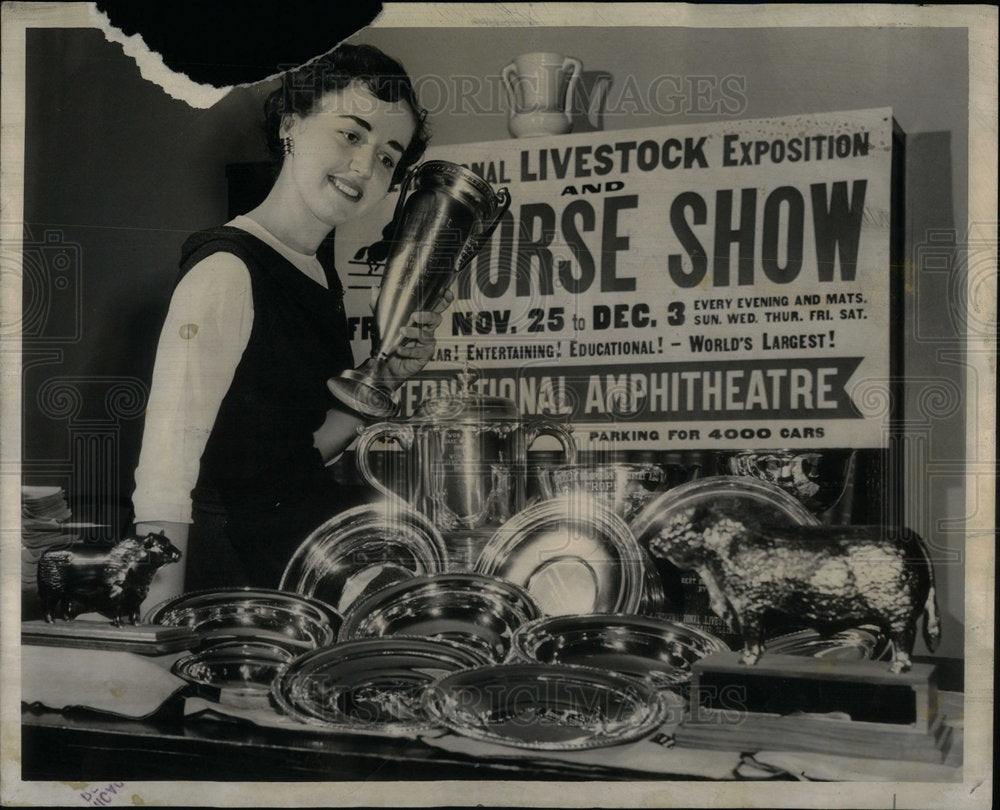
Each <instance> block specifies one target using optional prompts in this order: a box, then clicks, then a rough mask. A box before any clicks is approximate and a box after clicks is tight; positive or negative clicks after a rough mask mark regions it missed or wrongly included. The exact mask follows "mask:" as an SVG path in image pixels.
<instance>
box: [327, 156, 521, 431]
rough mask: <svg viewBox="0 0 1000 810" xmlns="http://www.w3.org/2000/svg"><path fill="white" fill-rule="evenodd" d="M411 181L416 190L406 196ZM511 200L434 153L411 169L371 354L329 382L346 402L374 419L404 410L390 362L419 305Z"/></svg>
mask: <svg viewBox="0 0 1000 810" xmlns="http://www.w3.org/2000/svg"><path fill="white" fill-rule="evenodd" d="M411 186H412V188H413V193H412V194H410V195H409V196H407V191H408V190H409V189H410V187H411ZM509 206H510V194H508V193H507V189H505V188H503V189H500V190H499V191H494V190H493V187H492V186H490V184H489V183H487V182H486V181H485V180H483V179H482V178H481V177H479V176H478V175H476V174H475V173H473V172H471V171H469V170H468V169H466V168H464V167H462V166H459V165H458V164H457V163H449V162H448V161H446V160H432V161H428V162H427V163H423V164H421V166H420V167H419V168H418V169H416V170H414V171H413V172H411V173H410V174H409V175H407V178H406V180H405V181H404V183H403V186H402V188H401V189H400V191H399V199H398V201H397V202H396V212H395V214H394V216H393V219H394V221H395V222H396V230H395V233H394V234H393V237H392V247H391V248H390V251H389V256H388V258H387V259H386V265H385V275H384V277H383V279H382V288H381V290H380V292H379V297H378V303H377V304H376V306H375V327H376V330H375V337H373V339H372V354H371V357H369V358H368V359H367V360H366V361H365V362H364V364H362V366H361V367H360V368H358V369H347V370H346V371H343V372H341V374H340V375H339V376H338V377H333V378H332V379H330V380H329V381H328V383H327V385H328V386H329V388H330V391H331V392H332V393H333V395H334V396H335V397H336V398H337V399H339V400H340V401H341V402H343V403H344V404H346V405H347V406H348V407H350V408H353V409H354V410H356V411H359V412H360V413H363V414H366V415H368V416H373V417H376V418H380V419H381V418H385V417H388V416H392V415H394V414H395V413H396V411H397V410H398V407H399V405H398V401H397V398H396V395H395V393H394V388H395V383H394V381H393V380H392V379H391V376H390V375H389V373H388V370H387V368H386V361H387V360H388V359H389V356H390V355H391V354H392V353H393V351H394V350H395V349H396V347H397V346H398V345H399V343H400V342H401V341H402V340H403V338H402V336H401V334H400V332H401V330H402V329H403V327H405V326H407V325H408V324H409V322H410V317H411V316H412V315H413V313H414V312H420V311H424V310H430V309H432V308H433V307H434V305H435V304H436V303H437V302H438V301H439V300H440V298H441V296H442V295H443V294H444V291H445V290H446V289H448V286H449V285H450V284H451V282H452V280H453V279H454V278H455V276H456V275H457V274H458V273H459V272H460V271H461V270H462V268H463V267H465V266H466V265H467V264H468V263H469V262H470V261H472V259H473V258H475V256H476V254H477V253H478V252H479V250H480V249H481V248H482V246H483V245H484V244H485V243H486V240H487V239H489V238H490V236H491V235H492V233H493V230H494V229H495V228H496V225H497V223H498V222H499V221H500V217H501V216H503V213H504V212H505V211H506V210H507V208H508V207H509Z"/></svg>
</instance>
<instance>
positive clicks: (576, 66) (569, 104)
mask: <svg viewBox="0 0 1000 810" xmlns="http://www.w3.org/2000/svg"><path fill="white" fill-rule="evenodd" d="M570 68H572V70H573V72H572V73H571V74H570V76H569V85H568V86H567V87H566V103H565V104H563V113H564V114H565V116H566V118H567V119H569V118H570V117H571V116H572V115H573V96H574V94H575V92H576V83H577V82H578V81H580V74H581V73H582V72H583V63H582V62H581V61H580V60H579V59H574V58H573V57H572V56H567V57H566V58H565V59H564V60H563V70H569V69H570Z"/></svg>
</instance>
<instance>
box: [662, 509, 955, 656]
mask: <svg viewBox="0 0 1000 810" xmlns="http://www.w3.org/2000/svg"><path fill="white" fill-rule="evenodd" d="M655 528H656V533H655V534H654V535H653V536H652V537H651V538H650V542H649V545H650V551H651V552H652V553H653V554H654V555H656V556H660V557H664V558H666V559H667V560H669V561H670V562H671V563H673V564H674V565H675V566H677V567H678V568H681V569H686V570H695V571H697V573H698V574H699V576H700V577H701V580H702V581H703V582H704V583H705V586H706V588H707V589H708V592H709V597H710V599H711V606H712V610H713V611H715V612H716V613H717V614H718V615H719V617H720V618H722V619H724V620H726V621H727V622H728V623H729V625H730V627H732V629H733V630H734V632H739V633H740V634H741V635H742V636H743V657H742V661H743V663H744V664H755V663H756V662H757V660H758V659H759V658H760V656H761V653H763V652H764V642H763V635H762V629H763V620H764V614H765V613H766V612H767V611H769V610H773V611H775V612H777V613H779V614H783V615H786V616H791V617H794V618H795V619H799V620H801V621H802V623H803V624H806V625H808V626H811V627H814V628H815V629H817V630H819V631H820V632H823V631H828V630H830V629H834V628H836V627H837V626H840V627H847V626H857V625H860V624H874V625H877V626H878V627H880V628H881V629H882V631H883V632H884V633H885V634H886V635H887V636H888V637H889V638H890V639H892V641H893V646H894V654H893V661H892V664H891V667H890V669H891V671H892V672H894V673H900V672H906V671H907V670H909V669H910V666H911V664H910V655H911V654H912V652H913V642H914V637H915V635H916V624H917V620H918V619H919V618H920V615H921V613H923V614H924V639H925V641H926V642H927V646H928V648H929V649H930V650H931V651H933V650H934V649H935V648H936V646H937V643H938V641H939V640H940V637H941V628H940V623H939V618H938V609H937V599H936V595H935V589H934V568H933V566H932V564H931V560H930V556H929V554H928V552H927V547H926V545H925V544H924V541H923V540H922V539H921V538H920V537H919V536H918V535H917V534H916V533H914V532H911V531H909V530H908V529H887V528H884V527H882V526H759V525H756V524H755V523H753V522H750V521H747V522H744V521H742V520H740V519H739V518H737V517H734V516H733V515H728V514H725V513H722V512H720V511H718V510H713V509H712V507H711V506H705V505H700V506H692V507H688V508H686V509H680V510H678V511H677V512H675V513H673V514H671V515H670V516H669V518H667V519H666V520H664V521H663V522H662V523H659V525H657V526H656V527H655ZM646 536H649V532H646Z"/></svg>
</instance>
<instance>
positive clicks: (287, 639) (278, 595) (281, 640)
mask: <svg viewBox="0 0 1000 810" xmlns="http://www.w3.org/2000/svg"><path fill="white" fill-rule="evenodd" d="M144 621H145V622H147V623H149V624H162V625H167V626H171V627H189V628H191V629H192V630H193V631H194V632H195V633H197V634H198V636H199V638H200V639H201V646H202V647H211V646H215V645H218V644H222V643H225V642H231V641H242V642H251V641H263V642H267V643H270V644H277V645H279V646H281V647H284V648H285V649H288V650H290V651H292V652H297V653H301V652H304V651H306V650H311V649H314V648H316V647H322V646H325V645H327V644H329V643H330V642H332V641H333V640H334V638H336V635H337V630H338V629H339V628H340V624H341V616H340V614H339V613H338V612H337V611H336V610H334V609H333V608H332V607H330V606H329V605H327V604H324V603H323V602H320V601H319V600H318V599H312V598H310V597H307V596H300V595H298V594H293V593H286V592H285V591H280V590H272V589H269V588H222V589H219V590H208V591H195V592H193V593H187V594H184V595H183V596H178V597H175V598H173V599H168V600H167V601H165V602H161V603H160V604H159V605H157V606H156V607H154V608H153V609H152V610H150V611H149V613H147V614H146V616H145V619H144Z"/></svg>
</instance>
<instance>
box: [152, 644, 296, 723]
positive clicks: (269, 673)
mask: <svg viewBox="0 0 1000 810" xmlns="http://www.w3.org/2000/svg"><path fill="white" fill-rule="evenodd" d="M292 657H293V655H292V653H291V652H289V650H287V649H286V648H284V647H282V646H279V645H277V644H267V643H265V642H259V641H255V642H242V641H233V642H226V643H223V644H219V645H216V646H214V647H209V648H207V649H204V650H201V651H200V652H197V653H195V654H194V655H189V656H186V657H184V658H180V659H178V660H177V661H175V662H174V664H173V666H172V667H171V669H170V671H171V672H173V673H174V675H177V676H178V677H180V678H183V679H184V680H185V681H187V682H188V683H191V684H194V685H195V686H197V687H198V693H199V694H200V695H202V696H203V697H205V698H207V699H209V700H213V701H215V702H217V703H222V704H226V705H230V706H239V707H244V708H266V707H268V706H270V694H271V682H272V681H273V680H274V677H275V675H276V674H277V672H278V670H279V669H280V668H281V667H282V666H283V665H285V664H287V663H288V662H289V661H291V660H292Z"/></svg>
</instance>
